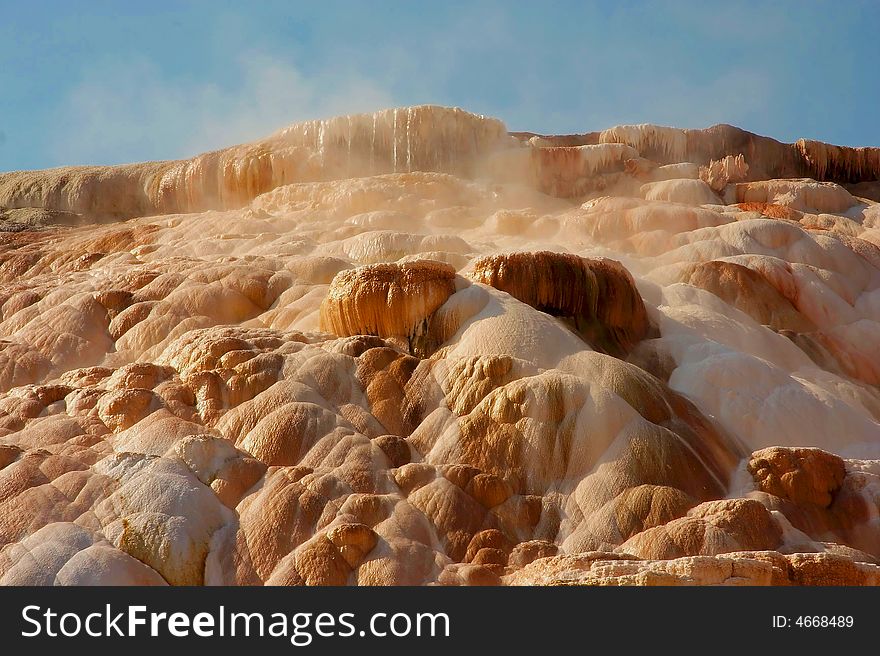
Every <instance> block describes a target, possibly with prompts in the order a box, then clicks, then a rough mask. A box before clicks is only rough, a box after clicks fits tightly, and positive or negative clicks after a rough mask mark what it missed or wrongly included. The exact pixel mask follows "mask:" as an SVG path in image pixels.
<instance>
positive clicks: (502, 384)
mask: <svg viewBox="0 0 880 656" xmlns="http://www.w3.org/2000/svg"><path fill="white" fill-rule="evenodd" d="M878 153H880V151H878V150H877V149H869V148H864V149H854V148H841V147H835V146H829V145H826V144H819V143H816V142H809V141H803V140H801V141H798V142H797V143H795V144H782V143H779V142H776V141H774V140H772V139H769V138H766V137H760V136H757V135H753V134H750V133H747V132H744V131H742V130H739V129H737V128H733V127H731V126H715V127H713V128H709V129H706V130H679V129H675V128H665V127H658V126H650V125H640V126H618V127H614V128H610V129H608V130H605V131H603V132H592V133H586V134H581V135H569V136H542V135H536V134H531V133H508V132H507V131H506V128H505V126H504V125H503V124H502V123H501V122H500V121H497V120H495V119H489V118H485V117H481V116H476V115H472V114H469V113H467V112H464V111H462V110H459V109H446V108H438V107H428V106H424V107H413V108H402V109H397V110H386V111H383V112H377V113H375V114H370V115H359V116H351V117H339V118H334V119H329V120H326V121H312V122H308V123H303V124H298V125H294V126H292V127H289V128H286V129H284V130H281V131H279V132H277V133H275V134H274V135H272V136H271V137H269V138H267V139H265V140H262V141H260V142H257V143H254V144H246V145H242V146H236V147H233V148H230V149H226V150H222V151H217V152H214V153H207V154H204V155H199V156H197V157H194V158H192V159H190V160H184V161H177V162H154V163H147V164H133V165H126V166H118V167H73V168H65V169H55V170H49V171H30V172H12V173H0V229H2V232H0V584H7V585H13V584H18V585H52V584H61V585H75V584H79V585H83V584H135V585H164V584H172V585H185V584H196V585H198V584H237V585H262V584H272V585H275V584H281V585H302V584H305V585H345V584H361V585H402V584H441V585H485V584H490V585H498V584H506V585H534V584H538V585H742V584H747V585H842V584H846V585H877V584H878V583H880V565H878V560H880V388H878V385H880V204H878V203H877V202H876V200H875V199H877V198H880V196H877V195H876V194H875V192H876V189H877V188H880V186H878V182H877V181H878V178H880V156H878ZM872 198H873V199H872Z"/></svg>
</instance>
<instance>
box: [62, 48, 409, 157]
mask: <svg viewBox="0 0 880 656" xmlns="http://www.w3.org/2000/svg"><path fill="white" fill-rule="evenodd" d="M229 77H230V79H232V80H236V81H237V84H236V85H235V86H234V88H222V87H221V86H219V85H217V84H213V83H199V82H195V83H194V82H193V81H192V80H187V79H183V78H172V77H170V76H167V75H163V73H162V71H161V70H159V68H158V67H157V66H155V65H154V64H153V63H151V62H150V61H148V60H146V59H140V60H137V61H128V62H124V63H105V64H103V65H98V66H97V67H93V68H91V69H90V70H89V71H88V72H87V73H86V74H85V75H84V76H83V79H82V81H81V82H80V83H79V84H77V85H76V86H75V87H74V88H73V89H72V90H71V91H70V93H69V94H67V96H66V97H65V99H64V100H63V102H61V103H60V105H59V115H58V118H57V121H56V124H55V130H54V132H55V134H53V135H52V136H53V139H52V142H53V153H52V154H53V159H54V160H55V163H56V164H59V165H60V164H112V163H120V162H127V161H139V160H145V159H175V158H180V157H188V156H191V155H194V154H197V153H199V152H204V151H206V150H212V149H216V148H222V147H225V146H229V145H232V144H235V143H240V142H244V141H250V140H253V139H256V138H259V137H262V136H266V135H268V134H270V133H272V132H274V131H275V130H277V129H279V128H281V127H284V126H285V125H289V124H291V123H295V122H297V121H301V120H306V119H311V118H321V117H327V116H334V115H338V114H349V113H354V112H362V111H373V110H376V109H380V108H383V107H390V106H393V105H394V104H395V102H394V100H393V98H392V96H391V94H390V93H389V92H388V91H387V90H385V89H383V87H382V86H381V85H380V84H378V83H377V82H376V81H375V80H371V79H366V78H364V77H359V76H356V75H354V74H353V73H350V72H344V71H322V72H321V74H320V75H314V76H308V75H304V74H303V73H302V72H301V71H300V70H299V69H298V68H297V67H296V66H294V65H293V64H291V63H289V62H287V61H284V60H281V59H278V58H274V57H272V56H270V55H267V54H265V53H259V52H252V53H247V54H243V55H241V56H240V57H238V58H237V60H236V66H235V70H232V71H230V75H229Z"/></svg>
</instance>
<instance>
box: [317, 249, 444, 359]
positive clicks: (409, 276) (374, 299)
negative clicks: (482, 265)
mask: <svg viewBox="0 0 880 656" xmlns="http://www.w3.org/2000/svg"><path fill="white" fill-rule="evenodd" d="M454 292H455V269H454V268H453V267H452V266H450V265H448V264H445V263H443V262H436V261H434V260H416V261H412V262H404V263H402V264H395V263H388V264H371V265H368V266H363V267H358V268H356V269H347V270H345V271H340V272H339V273H338V274H336V276H335V277H334V278H333V281H332V282H331V283H330V291H329V292H328V294H327V297H326V298H325V299H324V301H323V303H321V328H322V329H323V330H327V331H329V332H332V333H333V334H335V335H339V336H340V337H350V336H352V335H376V336H378V337H383V338H392V337H399V338H405V339H406V340H407V343H408V344H409V347H410V351H411V352H412V351H413V341H414V340H415V339H416V338H417V337H418V336H419V335H420V334H421V333H422V332H424V331H425V330H426V329H427V327H428V320H429V318H430V316H431V315H432V314H433V313H434V312H435V311H436V310H437V308H439V307H440V306H441V305H443V303H445V302H446V300H447V299H448V298H449V297H450V296H451V295H452V294H453V293H454Z"/></svg>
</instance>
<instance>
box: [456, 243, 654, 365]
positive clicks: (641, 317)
mask: <svg viewBox="0 0 880 656" xmlns="http://www.w3.org/2000/svg"><path fill="white" fill-rule="evenodd" d="M472 279H473V280H474V281H476V282H480V283H484V284H486V285H489V286H491V287H494V288H495V289H499V290H501V291H503V292H506V293H508V294H510V295H511V296H513V297H514V298H516V299H518V300H520V301H522V302H523V303H526V304H527V305H531V306H532V307H533V308H535V309H536V310H540V311H541V312H546V313H547V314H550V315H552V316H555V317H561V318H565V319H568V320H570V321H571V323H572V324H573V326H574V328H575V329H576V331H577V332H578V333H579V334H580V335H581V336H583V337H584V339H586V341H588V342H589V343H590V345H591V346H593V348H595V349H596V350H599V351H602V352H603V353H607V354H609V355H614V356H616V357H622V356H625V355H626V354H627V353H629V351H631V350H632V348H633V347H634V346H635V345H636V344H637V343H638V342H640V341H641V340H642V339H644V338H645V337H646V336H647V335H648V333H649V332H650V330H651V324H650V321H649V319H648V314H647V311H646V310H645V303H644V302H643V301H642V297H641V296H640V295H639V292H638V290H637V289H636V285H635V281H634V280H633V277H632V276H631V275H630V273H629V271H627V270H626V268H624V266H623V265H622V264H621V263H620V262H618V261H616V260H609V259H606V258H594V259H586V258H583V257H579V256H577V255H572V254H570V253H553V252H550V251H538V252H532V253H507V254H502V255H491V256H488V257H484V258H481V259H479V260H477V262H475V264H474V267H473V273H472Z"/></svg>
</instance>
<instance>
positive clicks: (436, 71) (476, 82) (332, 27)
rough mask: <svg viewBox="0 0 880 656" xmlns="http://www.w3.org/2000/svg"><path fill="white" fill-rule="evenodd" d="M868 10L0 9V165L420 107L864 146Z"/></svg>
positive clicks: (874, 135)
mask: <svg viewBox="0 0 880 656" xmlns="http://www.w3.org/2000/svg"><path fill="white" fill-rule="evenodd" d="M878 34H880V2H878V1H877V0H870V1H865V2H858V1H856V0H838V1H837V2H819V1H810V0H802V1H800V2H782V1H780V2H736V1H734V0H727V1H724V2H709V1H706V2H685V1H681V2H671V1H670V2H660V1H657V2H634V1H628V0H618V1H616V2H611V1H609V2H552V1H546V0H545V1H543V2H540V3H539V2H515V1H509V2H490V1H487V2H481V1H478V0H471V1H469V2H455V1H444V2H402V1H398V2H391V1H386V0H371V1H369V2H368V1H364V2H357V3H356V2H341V1H334V0H322V1H320V2H292V1H288V2H281V1H277V2H276V1H272V0H262V1H261V0H253V1H251V2H245V1H243V0H241V1H239V2H225V1H222V0H214V1H211V2H200V1H193V2H183V1H180V2H162V1H160V0H153V1H151V2H149V3H147V2H123V1H122V0H119V1H118V2H108V1H104V2H99V1H92V2H88V1H86V0H83V1H82V2H73V1H67V2H61V1H58V2H48V1H46V2H41V1H40V0H30V1H29V2H23V1H22V0H0V90H2V91H0V171H3V170H14V169H24V168H43V167H49V166H58V165H63V164H112V163H120V162H128V161H142V160H149V159H169V158H176V157H183V156H188V155H192V154H195V153H198V152H202V151H204V150H208V149H211V148H217V147H222V146H225V145H230V144H233V143H238V142H241V141H247V140H250V139H254V138H257V137H260V136H264V135H266V134H269V133H271V132H273V131H274V130H276V129H277V128H279V127H282V126H284V125H287V124H289V123H293V122H296V121H299V120H303V119H309V118H318V117H322V116H330V115H336V114H344V113H351V112H358V111H371V110H374V109H379V108H382V107H388V106H397V105H409V104H419V103H435V104H443V105H455V106H460V107H463V108H465V109H468V110H470V111H473V112H477V113H483V114H489V115H492V116H496V117H498V118H501V119H503V120H504V121H505V122H506V123H507V125H508V127H509V128H510V129H511V130H530V131H534V132H545V133H563V132H583V131H590V130H597V129H602V128H605V127H609V126H611V125H615V124H620V123H641V122H652V123H659V124H664V125H675V126H679V127H706V126H708V125H712V124H714V123H719V122H725V123H733V124H735V125H739V126H741V127H744V128H746V129H748V130H752V131H753V132H758V133H761V134H767V135H770V136H773V137H775V138H777V139H781V140H784V141H793V140H795V139H797V138H799V137H807V138H814V139H821V140H823V141H828V142H832V143H838V144H844V145H873V146H880V121H878V115H880V37H878Z"/></svg>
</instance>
